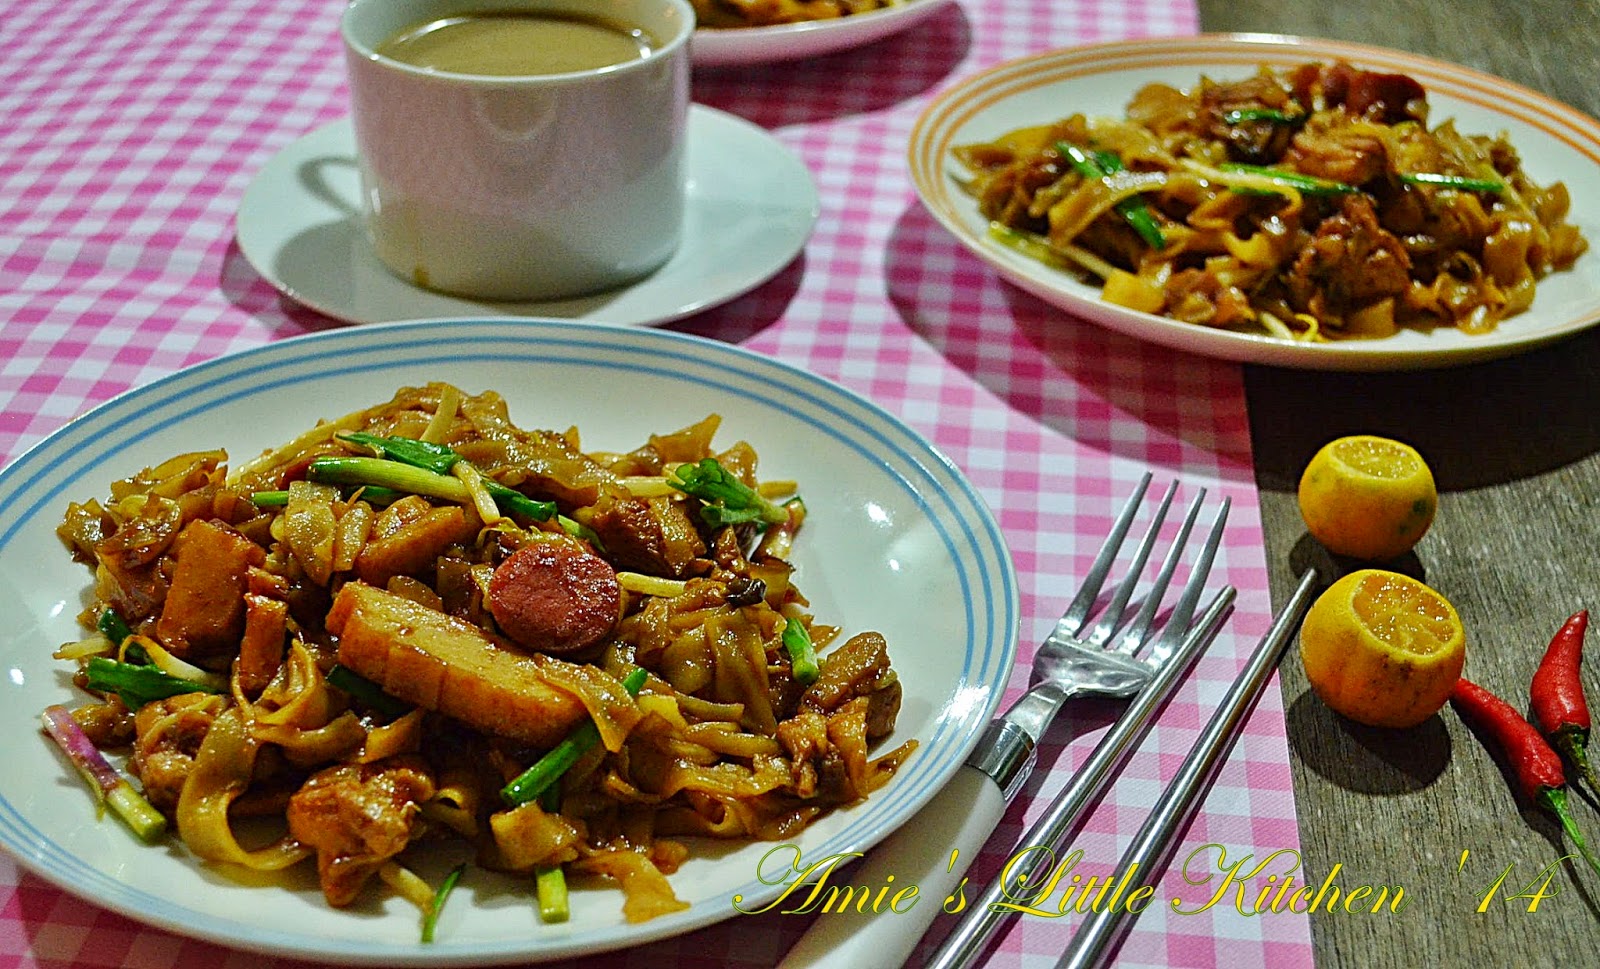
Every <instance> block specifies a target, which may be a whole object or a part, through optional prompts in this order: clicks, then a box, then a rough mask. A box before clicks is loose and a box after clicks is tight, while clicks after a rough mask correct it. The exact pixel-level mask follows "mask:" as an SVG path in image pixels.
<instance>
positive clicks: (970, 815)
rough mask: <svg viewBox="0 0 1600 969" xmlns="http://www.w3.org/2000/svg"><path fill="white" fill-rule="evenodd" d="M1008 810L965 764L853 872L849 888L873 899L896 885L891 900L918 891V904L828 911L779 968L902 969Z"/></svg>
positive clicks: (996, 787)
mask: <svg viewBox="0 0 1600 969" xmlns="http://www.w3.org/2000/svg"><path fill="white" fill-rule="evenodd" d="M1005 810H1006V802H1005V798H1004V796H1002V794H1001V791H1000V787H999V785H997V784H996V783H995V782H994V781H993V780H992V779H990V777H989V776H988V775H987V774H985V773H984V772H982V771H980V770H978V769H977V768H976V767H970V766H967V765H962V767H961V769H960V770H959V771H958V772H957V773H956V775H955V777H954V778H952V779H951V780H950V782H949V783H948V784H946V785H945V787H944V789H943V790H941V791H940V792H939V793H938V794H936V795H934V798H933V800H932V801H929V802H928V804H927V805H926V806H924V807H923V809H922V810H921V811H918V812H917V815H916V816H915V817H913V818H912V819H911V820H910V821H907V822H906V823H905V824H903V825H901V826H900V827H899V829H897V830H896V831H895V832H894V833H893V834H891V835H890V836H889V837H888V838H886V839H885V840H884V841H883V843H882V844H880V845H878V846H877V847H876V848H874V849H873V850H872V851H871V852H869V853H868V854H867V856H866V858H865V859H863V860H862V862H861V864H859V865H857V866H856V867H854V868H852V869H850V870H849V871H848V872H847V877H848V884H849V885H851V886H853V887H855V888H857V889H858V890H865V891H867V892H870V893H872V894H873V895H874V897H875V896H876V894H877V892H878V889H880V888H882V887H883V886H884V885H886V884H887V885H891V886H896V888H895V889H892V890H891V891H890V892H889V894H888V897H889V898H893V897H894V891H895V890H898V889H900V888H904V887H906V886H910V885H915V886H916V887H917V895H916V899H915V903H914V904H913V905H911V907H910V908H909V909H906V910H905V911H902V912H891V911H889V910H888V908H887V907H885V908H883V909H882V910H881V911H879V912H877V913H873V912H872V911H871V910H870V909H869V910H868V911H867V912H865V913H864V914H862V913H857V912H856V911H855V908H854V907H853V906H852V907H851V908H849V909H848V910H844V911H839V910H836V911H833V912H824V913H822V914H821V915H820V916H818V917H817V921H816V922H815V923H814V924H813V925H812V926H811V928H810V929H809V930H807V931H806V934H805V935H803V936H801V937H800V941H799V942H797V943H795V946H794V948H792V949H790V950H789V954H788V955H787V956H785V957H784V959H783V961H782V962H781V963H779V964H778V965H779V969H804V967H809V966H822V965H829V966H850V967H852V969H857V967H860V969H899V967H900V966H902V965H904V964H905V962H906V960H907V959H909V958H910V957H911V953H912V952H913V951H915V950H916V947H917V943H918V942H920V941H921V940H922V936H923V934H924V933H926V932H927V930H928V926H930V925H932V924H933V920H934V919H935V918H937V917H938V916H939V915H940V914H941V913H942V912H943V911H944V905H945V899H946V898H948V897H950V896H951V893H952V892H954V891H955V890H956V886H958V885H960V884H962V882H963V881H964V875H965V874H966V870H967V866H968V865H970V864H971V863H972V859H973V858H975V857H976V856H977V853H978V852H979V851H980V850H981V849H982V848H983V845H984V842H986V841H988V840H989V835H991V834H993V833H994V829H995V827H996V826H997V825H998V824H999V823H1000V817H1001V815H1003V814H1005ZM952 852H955V853H956V854H955V858H954V861H953V862H952V860H951V853H952ZM890 877H893V878H894V881H892V882H890V881H889V878H890ZM978 888H980V889H981V888H982V886H981V885H980V886H978ZM965 894H966V896H967V898H968V901H969V902H970V900H971V898H972V897H973V896H974V895H976V894H977V892H976V891H974V890H972V888H971V886H967V888H966V889H965Z"/></svg>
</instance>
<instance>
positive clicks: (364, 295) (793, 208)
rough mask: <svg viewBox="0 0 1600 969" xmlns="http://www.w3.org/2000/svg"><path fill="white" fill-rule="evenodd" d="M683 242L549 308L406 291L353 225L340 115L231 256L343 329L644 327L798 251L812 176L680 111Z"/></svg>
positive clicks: (734, 289) (254, 197) (348, 140)
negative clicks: (553, 322) (474, 320)
mask: <svg viewBox="0 0 1600 969" xmlns="http://www.w3.org/2000/svg"><path fill="white" fill-rule="evenodd" d="M686 160H687V167H688V199H687V206H686V209H685V215H684V227H683V228H684V232H683V242H682V244H681V245H680V246H679V248H678V252H677V254H676V255H674V256H673V257H672V258H671V259H670V260H669V261H668V262H667V264H666V265H665V266H662V267H661V268H660V269H658V270H656V272H654V273H652V274H651V275H650V276H648V277H646V278H645V279H642V280H640V281H639V282H637V283H634V284H632V285H631V286H626V287H623V288H621V289H616V290H612V291H610V292H606V293H600V294H597V295H594V296H585V297H580V298H577V299H565V300H558V301H554V302H545V303H490V302H480V301H476V300H469V299H463V298H460V297H456V296H446V295H444V294H442V293H435V292H431V291H429V290H425V289H421V288H419V287H417V286H413V285H412V284H411V283H409V282H407V281H405V280H403V279H401V278H400V277H398V276H396V275H394V274H393V273H391V272H389V271H388V270H387V269H385V268H384V267H383V264H382V263H380V262H378V258H377V257H376V256H375V255H373V253H372V249H371V247H370V245H369V244H368V242H367V238H366V234H365V231H364V229H363V227H362V224H361V216H360V211H361V186H360V177H359V176H358V175H357V172H356V162H355V140H354V135H353V133H352V130H351V126H350V121H349V119H344V120H341V121H336V122H334V123H332V124H329V125H327V126H325V127H322V128H319V129H317V130H316V131H313V132H311V133H310V134H308V135H306V136H305V137H303V138H301V139H300V140H299V141H296V142H295V143H294V144H292V145H290V146H289V147H287V148H285V149H284V150H283V151H281V152H279V153H278V154H277V155H275V156H274V157H273V158H272V159H271V160H270V161H268V162H267V164H266V165H265V166H264V167H263V168H262V169H261V172H260V173H259V174H258V175H257V176H256V178H255V180H254V181H253V182H251V184H250V187H249V188H247V189H246V190H245V193H244V197H243V198H242V199H241V200H240V202H239V212H238V217H237V223H236V224H237V233H238V239H239V249H240V250H241V251H242V252H243V253H244V257H245V258H246V259H247V260H249V262H250V265H252V266H254V267H255V269H256V271H257V272H259V273H260V274H261V275H262V276H263V277H265V278H266V279H267V280H268V281H269V282H271V283H272V285H274V286H276V287H277V288H278V289H279V290H280V291H282V292H283V294H284V295H286V296H288V297H289V298H290V299H293V300H295V301H296V302H299V303H303V304H305V305H306V306H309V307H311V308H312V309H314V310H317V311H319V312H321V313H325V314H327V315H328V316H332V317H334V318H335V319H340V320H344V321H346V322H349V323H376V322H381V321H386V320H412V319H430V318H437V317H449V316H467V315H472V316H480V317H482V316H540V317H557V318H560V319H576V320H592V321H595V322H603V323H620V324H627V325H636V326H648V325H653V324H657V323H666V322H669V321H671V320H676V319H681V318H683V317H685V316H689V315H690V314H693V313H697V312H699V311H701V310H704V309H708V308H710V307H712V306H716V305H717V304H719V303H725V302H727V301H728V300H731V299H733V298H734V297H736V296H739V295H741V294H743V293H746V292H748V291H750V290H751V289H754V288H755V287H756V286H758V285H760V284H761V283H763V282H766V281H767V280H768V279H771V278H772V277H773V276H775V275H777V273H778V271H779V270H781V269H782V268H783V267H784V266H787V265H788V264H789V263H790V261H791V260H793V259H794V257H795V256H796V255H797V254H799V252H800V249H801V247H802V246H804V245H805V242H806V239H807V238H809V237H810V235H811V229H812V227H813V226H814V225H815V224H816V221H817V213H818V208H819V206H818V201H817V189H816V186H815V185H814V184H813V183H812V181H811V173H810V172H809V171H808V170H807V169H806V167H805V165H804V164H803V163H802V162H801V161H800V160H799V159H798V158H796V157H795V156H794V155H793V154H792V153H791V152H790V151H789V150H788V149H787V148H785V147H784V146H783V145H782V144H781V143H779V142H778V141H777V140H776V139H775V138H773V137H772V136H771V135H770V134H768V133H767V132H766V131H765V130H764V129H762V128H760V127H758V126H756V125H753V124H751V123H750V122H748V121H745V120H744V119H742V118H737V117H734V116H733V115H730V114H726V113H724V112H721V111H717V110H714V109H712V108H708V107H705V106H703V105H698V104H696V105H692V106H691V107H690V110H689V141H688V146H687V152H686Z"/></svg>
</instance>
